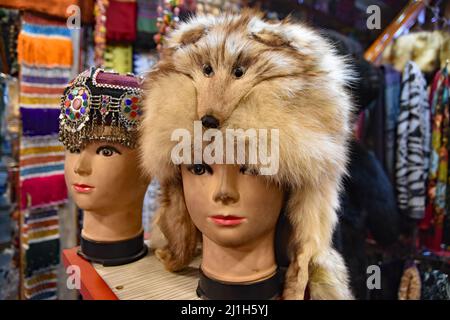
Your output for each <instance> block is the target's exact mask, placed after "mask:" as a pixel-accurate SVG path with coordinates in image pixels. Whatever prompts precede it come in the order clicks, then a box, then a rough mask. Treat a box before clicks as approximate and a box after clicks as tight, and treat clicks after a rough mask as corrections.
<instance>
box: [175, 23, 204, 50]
mask: <svg viewBox="0 0 450 320" xmlns="http://www.w3.org/2000/svg"><path fill="white" fill-rule="evenodd" d="M206 31H207V29H206V27H205V26H203V25H200V26H197V27H194V28H189V29H188V30H186V31H183V30H180V33H179V34H178V37H177V38H178V39H177V41H176V42H178V44H179V45H181V46H185V45H188V44H194V43H196V42H197V41H198V40H200V39H201V38H202V37H203V36H204V35H205V34H206Z"/></svg>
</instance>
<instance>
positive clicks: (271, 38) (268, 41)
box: [251, 29, 291, 48]
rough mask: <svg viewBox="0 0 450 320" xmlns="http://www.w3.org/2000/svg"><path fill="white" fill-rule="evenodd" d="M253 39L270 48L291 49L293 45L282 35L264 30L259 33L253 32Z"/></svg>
mask: <svg viewBox="0 0 450 320" xmlns="http://www.w3.org/2000/svg"><path fill="white" fill-rule="evenodd" d="M251 37H252V38H253V39H254V40H256V41H258V42H260V43H263V44H265V45H267V46H269V47H286V48H289V47H291V43H290V41H289V40H288V39H286V38H284V37H283V35H282V34H279V33H275V32H273V31H269V30H265V29H263V30H261V31H259V32H252V33H251Z"/></svg>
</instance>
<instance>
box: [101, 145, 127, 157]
mask: <svg viewBox="0 0 450 320" xmlns="http://www.w3.org/2000/svg"><path fill="white" fill-rule="evenodd" d="M96 153H97V154H99V155H102V156H104V157H111V156H112V155H114V153H117V154H122V153H120V151H119V150H117V149H116V148H114V147H112V146H101V147H99V148H98V149H97V151H96Z"/></svg>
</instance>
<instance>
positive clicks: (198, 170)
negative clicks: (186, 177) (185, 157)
mask: <svg viewBox="0 0 450 320" xmlns="http://www.w3.org/2000/svg"><path fill="white" fill-rule="evenodd" d="M188 170H189V171H190V172H191V173H193V174H195V175H196V176H201V175H203V174H205V173H206V172H208V173H212V169H211V167H210V166H208V165H207V164H193V165H191V166H189V167H188Z"/></svg>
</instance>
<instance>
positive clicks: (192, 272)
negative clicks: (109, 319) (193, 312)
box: [63, 247, 200, 300]
mask: <svg viewBox="0 0 450 320" xmlns="http://www.w3.org/2000/svg"><path fill="white" fill-rule="evenodd" d="M77 250H78V247H76V248H72V249H67V250H64V251H63V263H64V266H65V267H66V268H67V267H68V266H70V265H76V266H78V267H79V268H80V273H81V288H80V293H81V295H82V296H83V299H85V300H198V299H199V298H198V297H197V294H196V289H197V284H198V268H199V266H200V257H197V258H196V259H194V261H192V263H191V264H190V265H189V266H188V267H187V268H186V269H185V270H183V271H181V272H177V273H173V272H169V271H167V270H165V269H164V266H163V264H162V263H161V262H160V261H159V260H158V259H157V258H156V257H155V255H154V254H153V253H152V252H151V250H149V253H148V254H147V256H145V257H144V258H142V259H140V260H138V261H135V262H132V263H129V264H125V265H121V266H113V267H111V266H110V267H104V266H102V265H100V264H97V263H90V262H88V261H86V260H84V259H83V258H81V257H80V256H79V255H78V254H77Z"/></svg>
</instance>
